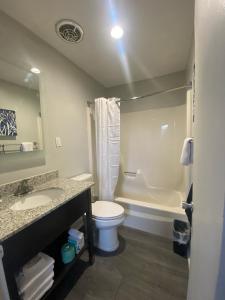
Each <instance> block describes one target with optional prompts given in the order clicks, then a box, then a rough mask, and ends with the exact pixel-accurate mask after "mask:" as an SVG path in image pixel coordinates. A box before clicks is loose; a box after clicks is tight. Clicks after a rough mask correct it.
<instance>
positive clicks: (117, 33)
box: [111, 25, 123, 40]
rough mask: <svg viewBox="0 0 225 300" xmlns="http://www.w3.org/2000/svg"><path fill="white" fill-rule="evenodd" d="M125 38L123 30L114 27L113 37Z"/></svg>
mask: <svg viewBox="0 0 225 300" xmlns="http://www.w3.org/2000/svg"><path fill="white" fill-rule="evenodd" d="M122 36H123V28H122V27H120V26H118V25H117V26H114V27H113V28H112V30H111V37H112V38H114V39H117V40H118V39H121V37H122Z"/></svg>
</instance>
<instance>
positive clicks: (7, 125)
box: [0, 108, 17, 136]
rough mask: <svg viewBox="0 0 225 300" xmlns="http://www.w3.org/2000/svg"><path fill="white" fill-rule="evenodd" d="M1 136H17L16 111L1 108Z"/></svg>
mask: <svg viewBox="0 0 225 300" xmlns="http://www.w3.org/2000/svg"><path fill="white" fill-rule="evenodd" d="M0 136H17V126H16V112H15V110H10V109H3V108H0Z"/></svg>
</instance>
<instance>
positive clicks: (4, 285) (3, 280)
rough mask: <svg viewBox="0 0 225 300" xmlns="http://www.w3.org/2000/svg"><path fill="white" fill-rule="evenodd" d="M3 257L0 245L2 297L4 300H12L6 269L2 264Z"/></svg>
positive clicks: (0, 295)
mask: <svg viewBox="0 0 225 300" xmlns="http://www.w3.org/2000/svg"><path fill="white" fill-rule="evenodd" d="M3 256H4V251H3V247H2V246H1V245H0V297H3V300H10V297H9V291H8V286H7V282H6V278H5V272H4V267H3V263H2V258H3Z"/></svg>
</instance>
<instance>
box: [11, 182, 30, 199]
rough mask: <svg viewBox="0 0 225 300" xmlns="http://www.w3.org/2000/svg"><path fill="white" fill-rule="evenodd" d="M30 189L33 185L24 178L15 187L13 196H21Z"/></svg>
mask: <svg viewBox="0 0 225 300" xmlns="http://www.w3.org/2000/svg"><path fill="white" fill-rule="evenodd" d="M32 190H33V187H32V186H30V185H29V184H28V180H27V179H24V180H23V181H21V183H20V184H19V185H18V188H17V190H16V192H15V194H14V195H15V196H22V195H25V194H27V193H29V192H31V191H32Z"/></svg>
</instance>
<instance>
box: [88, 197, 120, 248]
mask: <svg viewBox="0 0 225 300" xmlns="http://www.w3.org/2000/svg"><path fill="white" fill-rule="evenodd" d="M92 216H93V217H92V218H93V221H94V222H95V227H96V229H97V237H96V246H97V248H99V249H100V250H103V251H107V252H112V251H115V250H116V249H117V248H118V247H119V240H118V233H117V228H118V226H119V225H121V224H122V223H123V221H124V218H125V217H124V208H123V207H122V206H121V205H119V204H117V203H114V202H111V201H96V202H95V203H93V204H92Z"/></svg>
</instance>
